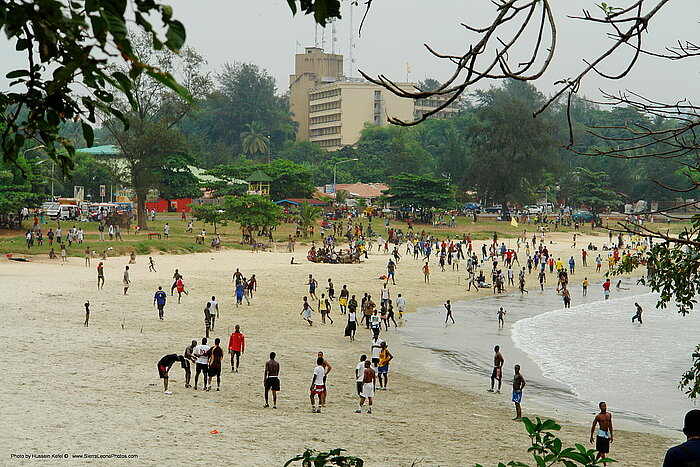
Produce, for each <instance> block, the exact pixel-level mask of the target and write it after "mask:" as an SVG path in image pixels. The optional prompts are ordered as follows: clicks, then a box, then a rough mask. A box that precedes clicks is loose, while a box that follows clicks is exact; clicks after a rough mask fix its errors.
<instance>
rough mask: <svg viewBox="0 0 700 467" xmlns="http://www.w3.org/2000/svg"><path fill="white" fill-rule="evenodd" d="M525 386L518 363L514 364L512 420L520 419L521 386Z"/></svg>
mask: <svg viewBox="0 0 700 467" xmlns="http://www.w3.org/2000/svg"><path fill="white" fill-rule="evenodd" d="M524 387H525V378H524V377H523V375H522V374H521V373H520V365H515V376H514V377H513V402H514V403H515V418H513V420H515V421H520V420H521V419H522V415H523V414H522V410H521V408H520V403H521V402H522V400H523V388H524Z"/></svg>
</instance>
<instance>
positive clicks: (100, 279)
mask: <svg viewBox="0 0 700 467" xmlns="http://www.w3.org/2000/svg"><path fill="white" fill-rule="evenodd" d="M104 287H105V268H104V265H103V263H102V261H100V263H99V264H98V265H97V289H98V290H99V289H104Z"/></svg>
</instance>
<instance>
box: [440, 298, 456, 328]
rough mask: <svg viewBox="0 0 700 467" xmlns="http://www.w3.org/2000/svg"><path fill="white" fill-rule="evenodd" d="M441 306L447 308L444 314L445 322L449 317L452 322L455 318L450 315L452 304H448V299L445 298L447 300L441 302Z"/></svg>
mask: <svg viewBox="0 0 700 467" xmlns="http://www.w3.org/2000/svg"><path fill="white" fill-rule="evenodd" d="M443 306H444V307H445V309H446V310H447V315H446V316H445V324H447V320H448V319H451V320H452V324H454V322H455V319H454V318H453V317H452V304H450V301H449V300H447V301H446V302H445V303H444V304H443Z"/></svg>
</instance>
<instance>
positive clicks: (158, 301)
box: [153, 286, 167, 321]
mask: <svg viewBox="0 0 700 467" xmlns="http://www.w3.org/2000/svg"><path fill="white" fill-rule="evenodd" d="M166 297H167V294H166V293H165V292H163V287H161V286H158V291H157V292H156V294H155V295H154V296H153V305H157V306H158V317H159V318H160V319H161V321H162V320H163V312H164V309H165V299H166Z"/></svg>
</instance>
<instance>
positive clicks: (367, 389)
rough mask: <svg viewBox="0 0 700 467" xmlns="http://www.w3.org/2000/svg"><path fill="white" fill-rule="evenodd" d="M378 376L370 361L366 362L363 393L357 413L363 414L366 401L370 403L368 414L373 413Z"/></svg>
mask: <svg viewBox="0 0 700 467" xmlns="http://www.w3.org/2000/svg"><path fill="white" fill-rule="evenodd" d="M376 376H377V374H376V373H375V371H374V368H372V365H371V364H370V363H369V361H367V360H365V371H364V373H363V379H362V392H361V393H360V406H359V407H358V408H357V410H355V413H362V406H364V405H365V399H367V400H368V401H369V407H368V408H367V413H372V399H373V398H374V385H375V383H376V379H377V378H376Z"/></svg>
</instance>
